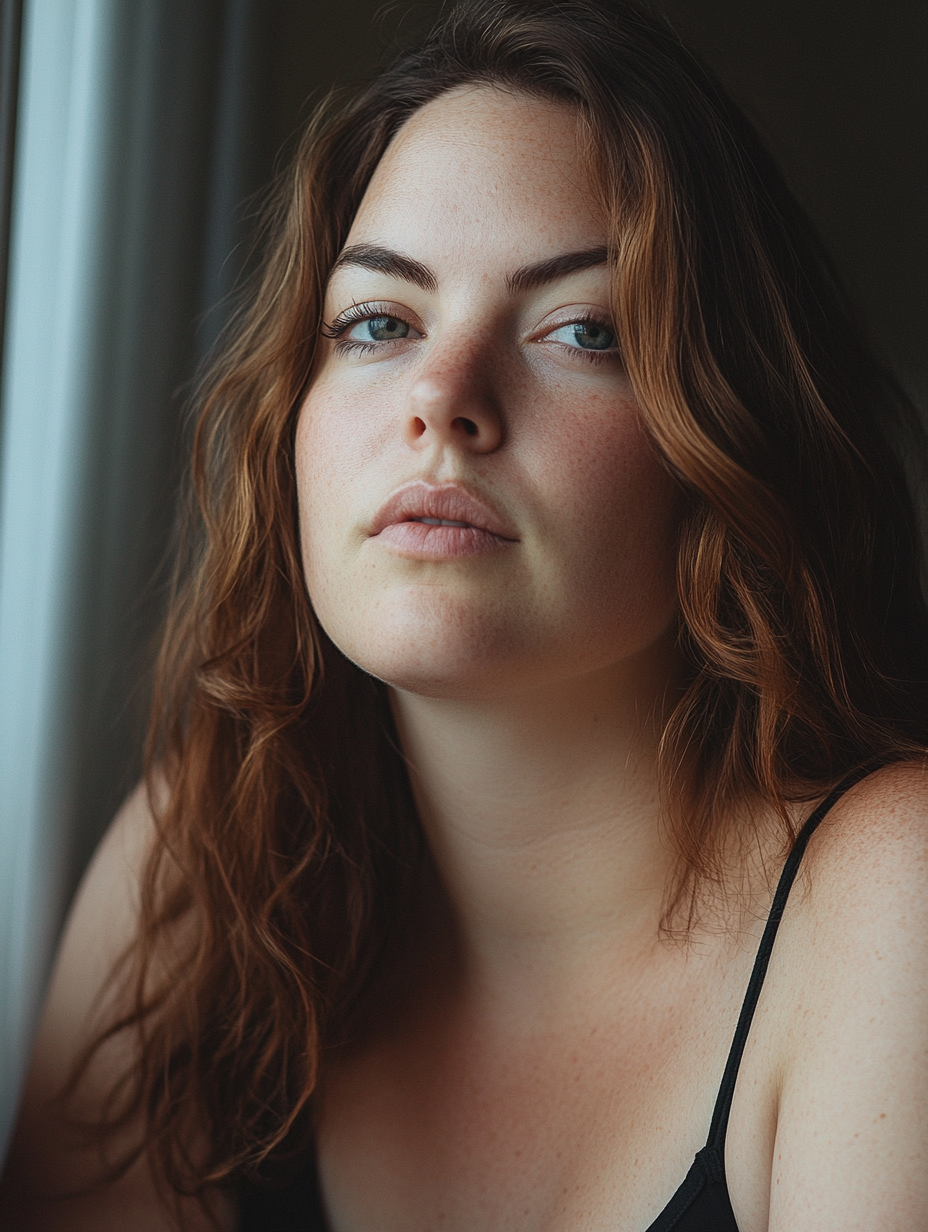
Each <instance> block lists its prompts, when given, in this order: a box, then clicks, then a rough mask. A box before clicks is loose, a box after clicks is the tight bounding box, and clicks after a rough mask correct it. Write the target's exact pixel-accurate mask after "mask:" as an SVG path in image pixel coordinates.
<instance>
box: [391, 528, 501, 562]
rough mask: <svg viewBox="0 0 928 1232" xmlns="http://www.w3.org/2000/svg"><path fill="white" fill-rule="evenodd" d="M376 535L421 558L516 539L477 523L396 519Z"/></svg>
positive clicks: (473, 552) (451, 555) (472, 551)
mask: <svg viewBox="0 0 928 1232" xmlns="http://www.w3.org/2000/svg"><path fill="white" fill-rule="evenodd" d="M374 538H375V539H376V540H377V541H378V542H380V543H383V544H384V545H385V546H387V547H389V548H392V550H393V551H394V552H398V553H399V554H400V555H401V556H413V557H417V558H418V559H419V560H452V559H456V558H458V557H461V556H478V555H481V554H482V553H484V552H497V551H499V549H500V548H506V547H510V546H511V545H512V543H513V542H514V540H512V539H504V538H503V537H502V535H494V534H493V533H492V531H488V530H480V529H479V527H476V526H430V525H429V524H428V523H426V522H393V523H392V524H391V525H390V526H385V527H384V529H383V530H382V531H381V532H380V534H379V535H375V536H374Z"/></svg>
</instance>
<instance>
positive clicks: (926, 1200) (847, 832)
mask: <svg viewBox="0 0 928 1232" xmlns="http://www.w3.org/2000/svg"><path fill="white" fill-rule="evenodd" d="M796 890H797V891H798V893H797V894H796V896H795V899H793V898H792V897H791V899H790V903H789V905H788V908H787V913H786V915H784V920H783V929H782V931H783V936H782V946H781V938H779V937H778V939H777V948H778V949H779V951H780V952H779V955H778V956H777V966H778V968H779V972H780V975H779V978H778V981H777V983H778V985H779V988H780V989H781V990H782V992H783V993H784V994H786V995H785V997H784V1004H783V1006H782V1007H781V1012H782V1017H780V1022H781V1024H782V1028H783V1032H782V1039H783V1049H784V1050H783V1066H782V1083H781V1089H780V1100H779V1110H778V1125H777V1132H776V1151H775V1157H774V1161H773V1170H772V1177H771V1204H770V1220H769V1229H770V1232H780V1229H786V1228H789V1229H790V1230H791V1232H802V1230H804V1229H809V1232H812V1229H815V1232H829V1230H830V1229H832V1228H834V1229H835V1230H837V1229H839V1228H840V1229H841V1230H842V1232H849V1230H851V1229H860V1230H862V1232H871V1230H872V1232H877V1230H878V1229H879V1232H893V1230H894V1229H899V1230H900V1232H901V1230H902V1229H911V1228H914V1227H928V1116H926V1108H928V1066H926V1064H925V1059H926V1052H928V770H926V769H924V768H923V767H922V766H920V765H916V764H900V765H895V766H890V767H886V768H885V769H883V770H880V771H878V772H876V773H874V774H872V775H870V776H868V778H866V779H864V780H863V781H862V782H861V783H859V784H858V785H857V786H856V787H854V788H853V789H852V790H850V791H849V792H848V793H847V794H846V795H845V796H844V797H843V798H842V799H841V800H840V801H839V802H838V803H837V804H836V805H835V806H834V807H833V809H832V810H831V812H830V813H829V814H828V815H827V816H826V818H825V819H824V820H823V821H822V823H821V825H820V826H819V828H818V830H817V831H816V833H815V834H814V835H813V837H812V839H811V840H810V843H809V847H808V850H807V852H806V856H805V858H804V860H803V872H802V876H801V878H800V879H799V881H798V882H797V886H796ZM778 1017H779V1015H778Z"/></svg>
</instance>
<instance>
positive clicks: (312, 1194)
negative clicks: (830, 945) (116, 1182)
mask: <svg viewBox="0 0 928 1232" xmlns="http://www.w3.org/2000/svg"><path fill="white" fill-rule="evenodd" d="M863 773H864V772H862V771H859V772H856V773H854V774H853V775H851V776H849V777H848V778H847V779H845V780H844V782H843V783H841V785H840V786H839V787H837V788H836V789H835V790H834V791H833V792H832V793H831V795H830V796H829V797H828V798H827V799H826V800H823V801H822V803H821V804H820V805H819V806H818V808H817V809H816V810H815V812H814V813H812V815H811V816H810V817H809V819H808V821H807V822H806V823H805V825H804V826H803V827H802V830H801V831H800V832H799V835H798V837H797V838H796V842H795V843H794V844H793V848H792V850H791V851H790V853H789V856H788V857H787V860H786V863H785V864H784V866H783V872H782V873H781V874H780V880H779V883H778V884H777V890H776V894H774V896H773V905H772V906H771V908H770V915H769V916H768V917H767V923H766V925H765V927H764V933H763V936H762V937H761V942H760V946H759V947H758V950H757V957H756V958H755V959H754V969H753V970H752V972H751V979H750V981H749V983H748V988H747V992H746V993H745V997H744V1003H743V1005H742V1006H741V1014H740V1016H739V1018H738V1026H737V1027H736V1029H735V1036H734V1039H733V1041H732V1045H731V1050H730V1052H729V1054H728V1061H727V1062H726V1065H725V1071H724V1073H723V1075H722V1084H721V1086H720V1087H719V1093H718V1097H717V1098H716V1101H715V1110H714V1112H713V1114H712V1123H711V1125H710V1127H709V1137H708V1140H707V1141H706V1145H705V1146H704V1147H703V1148H702V1150H701V1151H700V1152H699V1153H698V1154H697V1156H696V1158H695V1159H694V1160H693V1164H692V1167H691V1168H690V1170H689V1172H688V1173H687V1174H686V1177H685V1178H684V1180H683V1183H682V1185H681V1186H680V1188H679V1189H678V1190H677V1192H676V1193H675V1194H674V1195H673V1197H672V1198H671V1199H670V1201H669V1202H668V1203H667V1205H666V1206H665V1207H664V1209H663V1210H662V1211H661V1213H660V1214H659V1215H658V1216H657V1218H656V1219H655V1220H654V1222H653V1223H652V1224H651V1225H650V1226H649V1227H648V1229H647V1232H738V1224H737V1222H736V1220H735V1216H734V1212H733V1211H732V1208H731V1200H730V1199H729V1196H728V1184H727V1182H726V1179H725V1133H726V1130H727V1129H728V1115H729V1113H730V1111H731V1101H732V1096H733V1095H734V1091H735V1081H736V1080H737V1077H738V1067H739V1065H740V1064H741V1056H742V1053H743V1052H744V1046H745V1043H746V1042H747V1038H748V1032H749V1030H750V1029H751V1020H752V1019H753V1017H754V1010H755V1009H756V1007H757V1000H758V997H759V996H760V990H761V988H762V987H763V983H764V976H765V975H766V974H767V965H768V963H769V962H770V954H771V951H772V950H773V942H774V939H775V938H776V935H777V929H778V928H779V925H780V920H781V918H782V916H783V908H784V907H785V906H786V900H787V898H788V897H789V892H790V889H791V888H792V885H793V881H794V880H795V877H796V873H797V871H798V869H799V863H800V861H801V860H802V856H803V853H804V852H805V849H806V845H807V844H808V842H809V839H810V838H811V837H812V834H813V832H814V830H815V828H816V826H817V825H818V824H819V822H820V821H821V820H822V818H823V817H824V816H825V814H826V813H827V812H828V810H829V809H830V808H831V807H832V805H833V804H835V803H836V801H837V800H838V799H840V797H841V796H842V795H843V794H844V793H845V792H846V791H847V790H848V789H849V788H850V787H853V785H854V784H855V783H856V782H858V780H859V779H861V778H862V777H863ZM241 1195H242V1205H241V1224H240V1232H329V1225H328V1223H327V1221H326V1215H325V1207H324V1204H323V1200H322V1192H321V1189H320V1185H319V1174H318V1171H317V1168H316V1160H315V1157H314V1158H313V1159H311V1160H310V1161H309V1164H308V1166H307V1168H306V1169H305V1170H304V1171H303V1172H301V1173H300V1174H299V1175H298V1176H297V1177H296V1179H295V1180H294V1181H293V1182H292V1183H291V1184H290V1185H289V1186H288V1187H287V1188H286V1189H277V1190H270V1189H264V1188H258V1187H257V1186H252V1185H247V1186H243V1188H242V1190H241ZM372 1232H373V1230H372Z"/></svg>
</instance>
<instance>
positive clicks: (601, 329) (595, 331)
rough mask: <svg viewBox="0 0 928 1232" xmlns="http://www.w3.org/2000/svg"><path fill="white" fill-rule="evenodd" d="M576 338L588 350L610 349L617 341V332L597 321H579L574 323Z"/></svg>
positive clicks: (579, 344)
mask: <svg viewBox="0 0 928 1232" xmlns="http://www.w3.org/2000/svg"><path fill="white" fill-rule="evenodd" d="M574 340H575V341H576V343H577V345H578V346H581V347H583V349H584V350H586V351H608V349H609V348H610V347H611V346H612V344H613V343H614V342H615V334H613V332H612V330H611V329H607V328H606V327H605V325H598V324H597V323H596V322H595V321H578V322H577V323H576V324H575V325H574Z"/></svg>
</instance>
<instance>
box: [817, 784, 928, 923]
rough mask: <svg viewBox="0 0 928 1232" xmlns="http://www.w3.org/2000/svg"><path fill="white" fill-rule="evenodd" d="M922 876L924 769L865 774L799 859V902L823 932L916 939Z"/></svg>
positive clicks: (927, 844)
mask: <svg viewBox="0 0 928 1232" xmlns="http://www.w3.org/2000/svg"><path fill="white" fill-rule="evenodd" d="M926 877H928V765H922V764H919V763H913V762H904V763H897V764H896V765H892V766H886V767H884V768H883V769H881V770H877V771H875V772H874V773H873V774H870V775H868V776H867V777H866V778H865V779H863V780H862V781H861V782H859V783H857V784H856V785H855V786H854V787H852V788H851V789H850V790H849V791H848V792H846V793H845V795H844V796H842V797H841V799H840V800H839V801H838V802H837V803H836V804H835V805H834V806H833V807H832V808H831V809H830V811H829V812H828V813H827V814H826V816H825V818H824V819H823V820H822V822H821V824H820V825H819V827H818V829H817V830H816V832H815V834H813V836H812V838H811V840H810V842H809V846H808V850H807V851H806V853H805V855H804V857H803V863H802V878H801V886H802V889H801V890H800V894H799V896H798V897H799V898H800V899H802V900H805V903H806V906H807V908H808V910H809V911H810V912H811V916H812V919H813V920H814V921H815V923H816V926H817V927H820V928H824V929H826V930H827V931H829V932H830V931H832V930H833V929H834V928H835V927H837V925H838V924H839V922H843V923H844V924H845V925H846V926H848V927H849V928H850V929H851V932H852V933H853V934H856V935H858V936H860V937H862V934H863V933H865V932H866V929H867V927H868V926H870V925H872V926H873V927H875V928H878V927H881V925H883V924H885V925H886V926H889V927H892V928H897V929H903V930H912V929H914V930H915V932H916V934H917V930H918V927H919V924H920V923H921V924H924V923H925V917H924V909H925V908H926V907H928V901H926V893H925V890H926ZM803 891H804V892H803ZM911 939H912V940H915V939H916V937H915V935H913V936H912V938H911Z"/></svg>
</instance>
